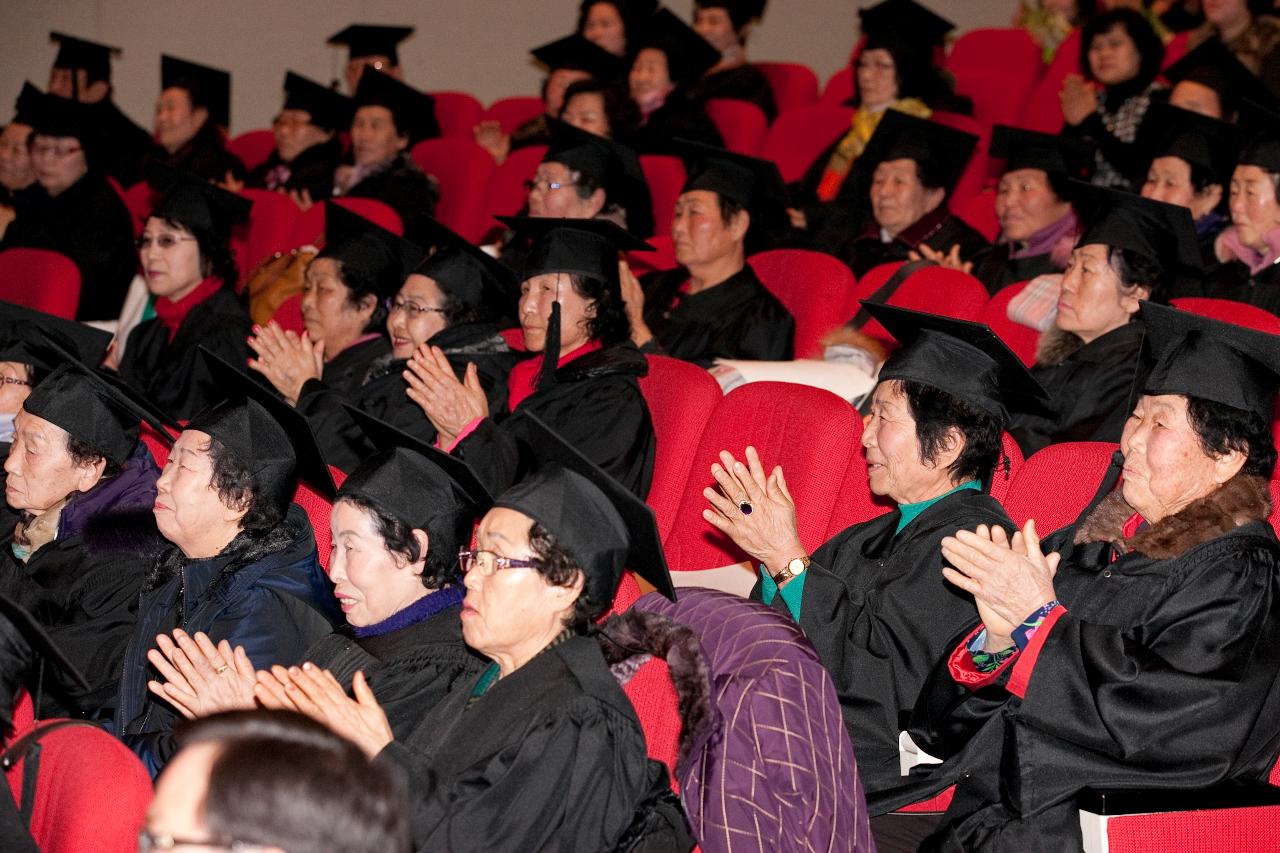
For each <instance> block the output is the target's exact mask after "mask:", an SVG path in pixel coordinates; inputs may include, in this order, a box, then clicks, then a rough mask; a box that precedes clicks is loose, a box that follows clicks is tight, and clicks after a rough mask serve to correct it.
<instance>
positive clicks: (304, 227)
mask: <svg viewBox="0 0 1280 853" xmlns="http://www.w3.org/2000/svg"><path fill="white" fill-rule="evenodd" d="M326 204H338V205H342V206H343V207H345V208H346V209H347V210H349V211H351V212H352V213H358V214H360V215H361V216H363V217H364V218H365V219H367V220H369V221H370V222H372V223H374V224H375V225H381V226H382V227H383V228H385V229H387V230H388V231H390V232H392V233H393V234H401V235H403V234H404V224H403V223H402V222H401V221H400V214H398V213H396V212H395V211H394V210H393V209H392V208H391V206H390V205H388V204H385V203H384V202H381V201H378V200H377V199H372V198H335V199H330V200H328V201H325V202H321V203H319V204H313V205H311V207H309V208H307V209H306V210H305V211H303V212H302V213H301V214H300V215H299V216H298V218H297V221H296V222H295V223H294V226H293V237H292V239H291V240H290V242H291V243H292V244H293V245H292V246H291V247H290V248H296V247H298V246H306V245H308V244H312V245H314V244H317V243H319V242H320V241H322V240H324V211H325V205H326Z"/></svg>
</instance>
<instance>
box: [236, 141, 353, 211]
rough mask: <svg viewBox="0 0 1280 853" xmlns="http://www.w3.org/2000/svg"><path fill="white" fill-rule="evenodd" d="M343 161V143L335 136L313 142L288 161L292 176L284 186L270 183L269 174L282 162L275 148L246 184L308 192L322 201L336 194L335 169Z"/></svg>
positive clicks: (255, 169) (263, 187)
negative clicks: (334, 191) (334, 188)
mask: <svg viewBox="0 0 1280 853" xmlns="http://www.w3.org/2000/svg"><path fill="white" fill-rule="evenodd" d="M341 162H342V143H341V142H340V141H339V140H338V139H337V137H334V138H333V139H330V140H327V141H325V142H321V143H318V144H316V145H312V146H311V147H310V148H308V149H307V150H305V151H303V152H302V153H301V154H299V155H298V156H297V157H294V158H293V160H292V161H291V162H290V163H288V167H289V179H288V180H287V181H285V182H284V183H283V184H282V185H280V186H268V183H267V177H268V175H270V174H271V172H272V171H273V170H274V169H275V168H276V167H277V166H279V165H280V155H279V154H278V153H276V152H275V151H272V152H271V156H269V157H267V159H266V162H263V163H260V164H259V165H258V166H257V167H255V168H254V169H253V170H252V171H250V172H249V177H248V178H247V179H246V180H245V185H246V186H249V187H255V188H257V189H263V190H285V191H287V192H298V193H301V192H307V193H309V194H310V195H311V200H312V201H314V202H320V201H323V200H324V199H326V198H328V197H329V196H331V195H333V173H334V170H335V169H337V168H338V164H339V163H341Z"/></svg>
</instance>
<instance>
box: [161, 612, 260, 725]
mask: <svg viewBox="0 0 1280 853" xmlns="http://www.w3.org/2000/svg"><path fill="white" fill-rule="evenodd" d="M147 660H149V661H150V662H151V665H152V666H154V667H155V668H156V671H157V672H159V673H160V676H161V677H162V678H163V679H164V681H163V682H160V681H148V682H147V689H148V690H150V691H151V692H152V693H154V694H155V695H156V696H159V697H160V698H161V699H163V700H165V701H166V702H168V703H169V704H170V705H172V706H173V707H175V708H177V709H178V712H179V713H180V714H182V716H184V717H186V718H187V719H188V720H193V719H195V718H197V717H206V716H208V715H210V714H216V713H218V712H219V711H235V710H243V709H249V708H252V707H254V684H255V681H256V679H255V676H254V671H253V662H252V661H250V660H249V656H248V655H247V654H245V651H244V649H243V648H242V647H240V646H237V647H236V648H235V649H234V650H233V649H232V648H231V644H230V643H228V642H227V641H226V640H223V641H221V642H220V643H218V645H216V646H215V645H214V644H213V641H212V640H210V639H209V637H208V635H206V634H205V633H204V632H203V631H197V632H196V633H195V636H190V635H188V634H187V633H186V632H185V631H183V630H182V629H180V628H178V629H175V630H174V632H173V639H170V638H169V637H168V636H167V635H165V634H160V635H158V636H157V637H156V648H154V649H151V650H150V651H149V652H147Z"/></svg>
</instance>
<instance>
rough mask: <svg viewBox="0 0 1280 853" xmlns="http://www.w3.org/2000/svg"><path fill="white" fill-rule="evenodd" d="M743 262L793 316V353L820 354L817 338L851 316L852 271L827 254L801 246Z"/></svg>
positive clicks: (853, 284)
mask: <svg viewBox="0 0 1280 853" xmlns="http://www.w3.org/2000/svg"><path fill="white" fill-rule="evenodd" d="M747 263H749V264H750V265H751V268H752V269H753V270H755V273H756V275H757V276H759V277H760V281H761V282H763V283H764V286H765V287H767V288H768V289H769V292H770V293H772V294H773V295H774V296H776V297H778V301H780V302H781V303H782V304H783V305H785V306H786V308H787V310H788V311H790V312H791V316H792V317H794V318H795V320H796V350H795V357H796V358H820V357H821V355H822V354H821V352H820V346H819V344H818V341H819V340H820V339H821V338H822V336H823V335H825V334H826V333H827V332H829V331H830V330H831V329H832V328H833V327H835V326H838V325H840V324H841V323H844V322H847V321H848V320H849V317H850V316H852V315H851V314H849V306H850V303H851V301H852V299H853V295H854V292H855V289H856V287H857V281H856V280H855V279H854V277H853V272H852V271H850V269H849V267H848V266H846V265H845V264H843V263H841V262H840V261H839V260H837V259H836V258H833V257H832V256H831V255H827V254H824V253H822V252H812V251H807V250H804V249H773V250H771V251H768V252H760V253H759V254H756V255H752V256H751V257H750V258H748V259H747Z"/></svg>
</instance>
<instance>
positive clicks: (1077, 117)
mask: <svg viewBox="0 0 1280 853" xmlns="http://www.w3.org/2000/svg"><path fill="white" fill-rule="evenodd" d="M1058 100H1059V102H1061V104H1062V118H1063V119H1064V120H1065V121H1066V122H1067V124H1069V125H1071V126H1072V127H1074V126H1075V125H1078V124H1080V122H1082V121H1084V120H1085V119H1087V118H1088V117H1089V116H1090V115H1092V114H1093V113H1094V112H1096V111H1097V109H1098V93H1097V92H1095V91H1094V90H1093V88H1092V87H1091V86H1090V85H1089V84H1088V83H1086V82H1085V79H1084V78H1083V77H1081V76H1080V75H1079V74H1068V75H1067V76H1066V77H1065V78H1063V80H1062V91H1061V92H1059V93H1058Z"/></svg>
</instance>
